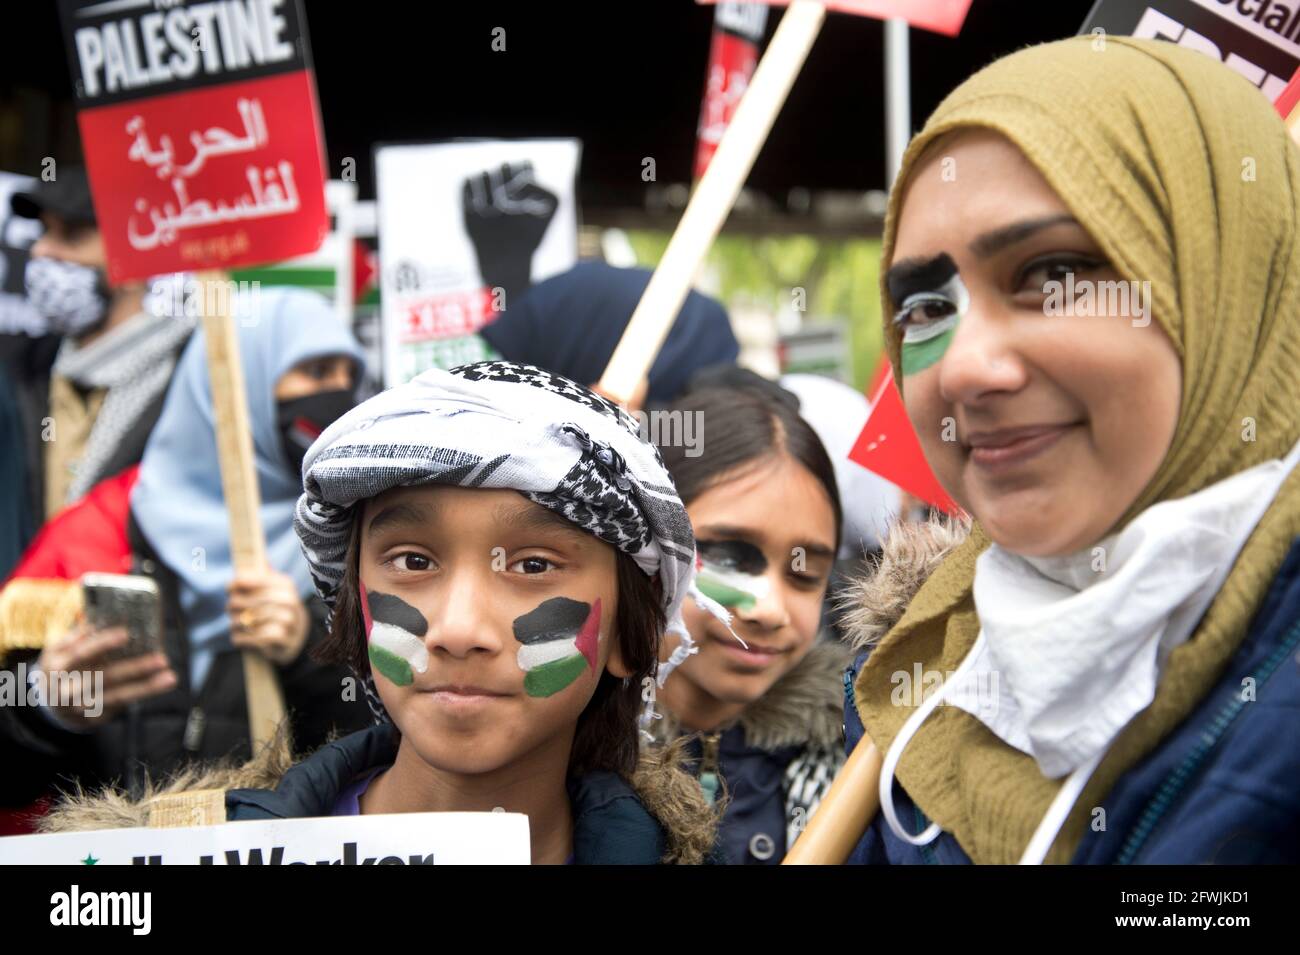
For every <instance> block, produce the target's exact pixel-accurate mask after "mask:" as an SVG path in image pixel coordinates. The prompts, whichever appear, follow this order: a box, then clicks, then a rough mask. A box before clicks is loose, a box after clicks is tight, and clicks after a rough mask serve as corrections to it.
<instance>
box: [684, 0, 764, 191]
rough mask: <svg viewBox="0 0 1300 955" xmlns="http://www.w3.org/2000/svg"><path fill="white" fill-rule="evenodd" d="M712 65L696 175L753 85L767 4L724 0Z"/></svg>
mask: <svg viewBox="0 0 1300 955" xmlns="http://www.w3.org/2000/svg"><path fill="white" fill-rule="evenodd" d="M713 19H714V24H713V40H712V42H711V43H710V44H709V69H708V73H707V74H706V80H705V85H704V103H703V105H702V106H701V107H700V129H699V138H698V142H697V145H696V147H695V178H696V179H699V178H700V177H701V176H703V175H704V170H706V169H708V168H709V160H711V159H712V158H713V154H714V153H715V152H716V151H717V149H718V143H720V142H721V141H722V134H723V133H725V132H726V131H727V125H728V124H729V123H730V122H731V117H732V116H733V115H734V114H735V112H736V107H737V106H738V105H739V104H740V98H741V97H742V96H744V95H745V90H746V89H747V88H748V87H749V80H750V78H751V77H752V76H753V75H754V69H755V67H757V66H758V44H759V41H760V40H762V39H763V29H764V27H765V26H766V23H767V8H766V7H764V6H762V5H759V4H743V3H720V4H718V7H717V10H716V12H715V13H714V18H713Z"/></svg>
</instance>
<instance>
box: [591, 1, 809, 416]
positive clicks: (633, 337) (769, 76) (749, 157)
mask: <svg viewBox="0 0 1300 955" xmlns="http://www.w3.org/2000/svg"><path fill="white" fill-rule="evenodd" d="M825 17H826V10H825V8H823V7H822V5H821V4H820V3H816V2H814V0H794V2H793V3H791V4H790V7H789V9H787V10H786V12H785V16H783V17H782V18H781V23H780V24H779V25H778V26H777V28H776V32H775V33H774V34H773V35H772V42H771V44H770V45H769V46H768V48H767V51H766V52H765V53H764V54H763V58H762V59H761V60H759V63H758V67H757V68H756V69H755V70H754V77H753V80H752V81H751V82H750V84H749V87H748V89H746V90H745V95H744V96H742V97H741V100H740V104H739V105H738V106H737V107H736V114H735V115H734V116H733V117H732V119H731V123H730V125H728V126H727V131H726V132H725V133H723V134H722V140H721V142H719V143H718V151H717V152H716V153H714V154H713V159H712V161H711V162H710V163H709V167H708V169H706V170H705V172H704V176H703V177H702V178H701V179H700V185H699V187H698V188H697V189H696V190H695V194H694V195H693V196H692V197H691V201H690V202H689V203H687V206H686V211H685V212H684V213H683V214H682V219H681V222H679V223H678V224H677V230H676V231H675V232H674V233H673V237H672V239H670V240H669V242H668V248H667V249H665V250H664V255H663V258H662V259H660V260H659V267H658V268H656V269H655V271H654V275H652V276H651V277H650V284H649V285H647V286H646V290H645V294H643V295H642V296H641V301H640V302H638V303H637V307H636V311H635V312H633V313H632V319H631V321H630V322H628V326H627V328H626V329H624V331H623V337H622V338H621V339H620V340H619V343H618V347H617V348H615V349H614V354H613V355H612V356H611V357H610V359H609V365H608V366H606V368H605V372H604V374H602V375H601V377H600V382H599V387H600V389H601V391H602V392H604V393H605V394H607V395H613V396H614V397H615V400H617V401H619V402H621V403H623V404H626V403H627V402H628V401H629V400H630V399H631V398H632V395H633V393H634V392H635V391H636V389H637V385H638V384H639V383H640V381H641V379H642V378H644V377H645V375H646V373H647V372H648V371H649V370H650V366H651V365H652V364H653V363H654V359H655V356H656V355H657V354H658V353H659V349H660V347H661V346H662V345H663V343H664V339H665V338H667V337H668V331H669V329H671V328H672V324H673V320H674V319H676V317H677V313H678V312H679V311H680V310H681V307H682V303H683V302H684V301H685V300H686V293H687V292H688V291H689V290H690V285H691V278H692V277H693V276H694V275H695V272H696V270H697V269H698V268H699V266H700V263H701V262H703V261H704V256H705V255H706V254H707V253H708V251H709V247H710V246H711V245H713V240H714V239H715V238H717V235H718V230H719V229H721V228H722V224H723V222H724V221H726V218H727V213H729V212H730V211H731V207H732V205H733V204H734V203H735V201H736V196H737V195H738V194H739V193H740V187H741V186H743V185H744V184H745V178H746V177H747V176H748V175H749V170H750V169H751V168H752V167H753V165H754V158H755V157H756V156H757V155H758V151H759V149H761V148H762V146H763V141H764V140H766V139H767V134H768V131H769V130H771V128H772V122H773V121H774V120H775V119H776V114H777V113H778V112H780V110H781V106H782V104H784V103H785V98H786V95H787V94H788V93H789V92H790V86H791V85H792V84H793V83H794V78H795V77H796V76H797V75H798V74H799V70H800V68H801V67H802V66H803V62H804V60H805V59H806V58H807V56H808V50H809V49H810V48H811V47H812V44H813V41H814V40H815V39H816V38H817V31H818V30H820V29H821V25H822V20H824V19H825Z"/></svg>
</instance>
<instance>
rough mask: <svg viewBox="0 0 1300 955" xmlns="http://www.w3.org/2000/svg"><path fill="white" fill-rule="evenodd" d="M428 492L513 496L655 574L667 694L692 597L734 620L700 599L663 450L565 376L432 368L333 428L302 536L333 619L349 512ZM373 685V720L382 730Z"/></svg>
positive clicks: (317, 446)
mask: <svg viewBox="0 0 1300 955" xmlns="http://www.w3.org/2000/svg"><path fill="white" fill-rule="evenodd" d="M423 484H451V485H456V486H459V487H482V488H508V489H512V490H516V491H519V492H520V493H522V494H523V495H524V496H525V497H527V498H528V499H529V500H531V501H533V502H534V503H536V504H540V505H541V506H543V507H546V508H549V509H550V510H552V511H555V512H556V513H558V514H560V515H562V516H563V517H564V518H566V519H567V520H570V521H572V522H573V523H574V524H577V525H578V526H579V527H581V528H583V529H584V530H586V531H588V532H589V533H591V534H594V535H595V536H596V537H598V538H600V539H601V540H603V541H606V542H607V543H609V544H612V545H613V546H615V547H617V548H618V549H619V550H621V551H623V552H624V553H626V554H628V555H629V556H631V557H632V558H633V560H635V561H636V563H637V566H638V567H640V568H641V570H642V571H644V572H645V573H646V574H647V575H648V576H652V577H653V576H657V577H658V578H659V582H660V585H661V587H662V593H663V607H664V612H665V616H666V618H667V621H668V626H667V629H668V630H669V631H670V632H676V633H677V634H679V636H680V637H681V645H680V646H679V647H678V648H677V650H676V651H674V653H673V655H672V658H670V659H669V660H668V661H667V662H666V663H664V664H662V665H661V666H660V667H659V674H658V678H657V680H658V683H659V685H660V686H662V685H663V681H664V680H665V679H666V678H667V676H668V674H669V673H670V672H671V671H672V669H673V668H675V667H676V666H677V665H678V664H680V663H681V662H682V661H683V660H684V659H686V657H687V656H689V655H690V654H691V653H693V652H694V651H695V646H694V643H693V641H692V640H691V637H690V634H689V633H688V632H687V631H686V627H685V625H684V623H683V622H682V616H681V608H682V601H683V599H684V598H685V597H686V596H687V594H690V596H691V597H692V598H693V599H695V600H696V602H697V603H699V604H700V605H701V606H702V607H705V608H706V609H707V610H709V612H710V613H713V614H714V615H715V616H717V617H718V618H719V619H721V620H723V621H726V622H729V621H730V615H729V614H728V613H727V611H726V610H724V609H723V608H722V607H721V606H719V605H718V604H717V603H715V602H714V601H712V600H710V599H709V598H708V597H706V596H704V595H703V594H701V593H700V592H699V590H698V588H696V587H695V539H694V535H693V534H692V531H691V525H690V521H689V519H688V518H687V516H686V508H685V507H684V506H683V505H682V502H681V499H680V497H678V494H677V489H676V487H675V486H674V485H673V481H672V478H671V477H670V476H669V474H668V471H667V469H666V468H665V467H664V464H663V460H662V459H661V458H660V457H659V452H658V450H657V449H656V448H655V447H654V445H652V444H650V443H649V442H647V441H643V440H642V439H641V437H640V435H639V432H638V429H637V423H636V419H635V418H633V417H632V416H631V415H629V414H628V413H627V412H626V411H624V410H623V409H621V408H619V407H618V406H617V405H616V404H614V403H613V402H611V401H608V400H606V399H605V398H602V397H600V396H599V395H597V394H595V393H594V392H592V391H590V390H589V389H587V388H584V387H582V386H581V385H578V384H576V383H575V382H572V381H570V380H569V379H567V378H563V377H561V376H559V375H555V374H552V373H550V372H547V371H543V370H541V369H539V368H534V367H532V366H530V365H522V364H516V363H513V362H505V361H489V362H479V363H477V364H472V365H462V366H461V367H459V368H454V369H452V370H451V371H449V372H448V371H441V370H436V369H435V370H430V371H426V372H424V373H423V374H421V375H419V376H417V377H416V378H413V379H412V380H411V381H409V382H407V383H406V384H403V385H398V386H396V387H394V388H390V389H388V390H387V391H384V392H381V393H380V394H378V395H375V396H374V397H373V398H370V399H369V400H368V401H365V402H363V403H362V404H360V405H358V406H357V407H356V408H353V409H352V410H351V411H349V412H348V413H347V414H345V415H344V416H343V417H342V418H340V419H338V420H337V421H335V422H334V423H333V424H332V425H330V426H329V427H328V428H326V429H325V431H324V432H323V433H322V434H321V436H320V437H319V438H317V440H316V442H315V443H314V444H313V445H312V446H311V448H310V449H308V451H307V456H306V458H305V459H304V462H303V485H304V488H305V493H304V494H303V495H302V497H301V498H299V500H298V507H297V513H296V516H295V520H294V527H295V530H296V531H297V532H298V537H299V539H300V540H301V542H302V548H303V553H304V554H305V555H306V557H307V562H308V564H309V565H310V568H311V573H312V577H313V579H314V580H315V582H316V589H317V591H318V592H319V593H320V595H321V597H322V598H323V599H324V600H325V601H326V603H328V604H329V605H330V606H331V607H332V606H333V605H334V598H335V595H336V593H337V591H338V587H339V585H340V584H341V582H342V580H343V573H344V569H345V560H346V555H347V546H348V539H349V535H350V532H351V526H352V521H353V519H354V517H355V515H356V513H357V511H356V507H355V505H357V504H358V503H359V502H362V501H365V500H367V499H369V498H372V497H375V496H376V495H378V494H382V493H383V492H384V491H387V490H389V489H390V488H394V487H401V486H407V485H423ZM366 683H367V686H366V691H367V696H368V697H370V699H371V708H372V710H374V711H375V713H376V716H377V717H380V718H384V714H383V709H382V706H380V705H378V699H377V697H376V696H373V695H372V694H373V692H374V691H373V686H372V685H370V681H368V680H367V681H366ZM652 712H653V711H652V709H650V708H647V714H646V718H649V717H650V716H651V715H652Z"/></svg>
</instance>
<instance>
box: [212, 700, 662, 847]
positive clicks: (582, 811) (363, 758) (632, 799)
mask: <svg viewBox="0 0 1300 955" xmlns="http://www.w3.org/2000/svg"><path fill="white" fill-rule="evenodd" d="M400 738H401V737H400V734H399V733H398V732H397V730H396V728H395V727H393V726H392V725H391V724H388V723H384V724H379V725H376V726H371V727H369V728H367V729H363V730H358V731H357V732H355V733H352V734H351V735H349V736H345V737H343V738H342V739H338V740H335V741H334V742H332V743H328V744H326V745H325V746H322V747H321V748H320V749H318V750H317V751H316V752H315V753H313V754H312V755H311V756H309V757H307V758H306V759H304V760H303V761H302V762H300V763H298V764H296V765H295V766H293V767H292V768H291V769H289V770H288V772H286V773H285V774H284V776H283V777H282V778H281V779H280V783H279V785H278V786H276V788H275V789H274V790H271V789H232V790H230V791H229V792H227V793H226V819H227V820H228V821H230V822H235V821H237V820H243V819H296V818H300V817H305V816H328V815H331V814H332V813H333V811H334V804H335V803H336V802H337V801H338V797H339V794H340V793H341V792H342V791H343V789H344V788H346V787H347V785H348V784H349V783H351V782H353V781H355V780H356V779H357V778H358V777H360V776H363V775H365V774H366V773H368V772H370V771H372V770H374V769H376V768H380V767H385V766H390V765H392V763H393V760H394V759H396V757H397V746H398V742H399V741H400ZM569 799H570V802H571V804H572V806H573V856H574V860H573V861H574V862H575V863H576V864H578V865H655V864H657V863H658V862H659V861H660V860H661V859H662V858H663V856H664V853H665V852H666V851H667V845H668V839H667V833H666V832H665V831H664V829H663V827H662V826H661V825H660V823H659V822H658V820H656V819H655V818H654V817H653V816H652V815H650V813H649V812H648V811H647V810H646V808H645V806H643V805H642V804H641V800H640V799H639V798H638V797H637V794H636V792H635V791H634V790H633V789H632V787H631V786H630V785H628V784H627V783H626V782H624V781H623V780H622V779H620V778H619V777H618V776H617V775H615V774H614V773H609V772H593V773H588V774H587V775H585V776H583V777H582V778H581V779H577V780H570V782H569Z"/></svg>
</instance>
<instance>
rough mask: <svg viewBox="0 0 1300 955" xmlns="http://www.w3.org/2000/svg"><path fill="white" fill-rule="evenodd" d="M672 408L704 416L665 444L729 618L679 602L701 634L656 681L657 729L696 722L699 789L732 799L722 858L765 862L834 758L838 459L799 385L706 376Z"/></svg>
mask: <svg viewBox="0 0 1300 955" xmlns="http://www.w3.org/2000/svg"><path fill="white" fill-rule="evenodd" d="M790 397H791V399H793V396H790ZM668 410H670V412H671V413H672V414H674V415H676V414H678V413H680V414H681V415H682V416H683V420H686V417H691V418H692V420H695V421H698V422H699V423H700V425H702V431H701V428H700V427H698V426H697V427H696V429H695V433H697V434H700V437H701V438H702V441H700V442H698V443H697V444H696V445H695V446H694V447H691V448H688V447H685V446H684V445H683V444H681V443H677V444H673V443H665V444H664V446H663V447H661V449H660V450H661V453H662V454H663V456H664V460H665V463H666V464H667V465H668V468H669V470H670V471H671V472H672V475H673V480H674V481H675V482H676V484H677V488H678V490H679V491H680V492H681V494H682V498H683V500H684V501H685V502H686V509H687V513H688V514H689V515H690V518H691V524H692V526H693V527H694V528H695V534H696V549H697V553H698V555H699V575H698V578H697V582H698V585H699V587H700V589H701V590H702V591H704V593H705V594H707V595H708V596H710V597H712V598H713V599H714V600H716V601H717V602H718V603H720V604H722V605H723V606H725V607H727V608H728V609H729V610H730V611H731V612H732V614H733V619H732V621H731V628H730V629H729V628H728V627H727V626H726V625H725V624H723V623H722V622H721V621H719V620H718V619H716V618H715V617H712V616H710V615H709V614H707V613H705V612H704V611H702V610H700V609H698V608H693V607H687V608H686V610H685V613H684V619H685V621H686V626H687V629H688V630H689V631H690V633H691V635H692V637H694V641H695V644H696V645H697V650H696V652H695V653H694V654H693V655H691V656H690V657H689V658H688V659H687V660H686V661H685V662H684V663H683V664H682V665H681V666H680V667H679V668H678V669H676V670H675V671H674V672H673V675H672V676H671V677H670V678H669V679H668V680H666V682H665V683H664V685H663V689H662V690H661V691H660V700H661V701H662V703H663V705H664V709H665V711H666V716H665V719H663V720H662V721H660V722H659V723H657V724H656V725H655V726H654V728H653V732H654V733H655V735H656V736H657V738H659V739H660V740H668V739H673V738H675V737H677V736H678V735H679V734H687V735H688V736H689V738H690V743H689V745H690V747H691V749H692V752H693V754H694V755H695V757H696V762H695V768H696V772H697V774H698V776H699V779H700V783H701V785H702V787H703V788H704V791H705V793H706V795H708V797H709V798H710V799H711V800H714V801H716V802H717V803H718V804H720V805H723V806H724V807H725V808H724V812H725V815H724V817H723V821H722V826H721V843H722V848H723V851H724V854H725V856H726V859H727V861H728V862H730V863H734V864H744V863H770V864H774V863H777V862H780V861H781V858H782V857H783V856H784V855H785V851H786V848H787V847H788V845H789V844H790V842H792V841H793V839H794V837H795V836H796V835H797V833H798V831H799V830H800V829H801V828H802V826H803V824H804V823H805V822H806V821H807V818H808V816H809V815H810V814H811V813H812V811H813V810H814V809H815V808H816V805H817V802H818V801H819V800H820V798H821V794H822V793H823V792H824V791H825V788H826V787H827V786H828V785H829V782H830V780H831V779H832V778H833V777H834V775H835V772H836V770H837V769H838V768H839V765H840V764H841V763H842V762H843V753H842V750H841V728H840V722H841V719H840V717H841V709H842V706H843V695H844V685H843V679H842V675H843V671H844V667H845V666H846V665H847V664H848V662H849V659H850V657H849V653H848V651H847V649H846V648H844V647H843V646H842V645H840V644H839V643H838V642H834V641H831V640H829V639H824V640H819V639H818V629H819V622H820V619H821V611H822V601H823V599H824V598H825V595H826V587H827V583H828V580H829V577H830V572H831V566H832V564H833V562H834V559H835V553H836V550H837V547H838V543H839V534H840V505H839V496H838V494H837V491H836V486H835V475H834V470H833V468H832V465H831V463H830V460H829V458H828V457H827V455H826V451H825V449H824V448H823V447H822V445H821V442H820V441H819V440H818V439H817V436H816V434H815V433H814V432H813V430H812V428H811V427H810V426H809V425H808V424H807V422H805V421H804V420H803V419H802V418H800V417H799V414H798V412H797V411H796V410H795V403H794V400H791V401H789V402H787V401H784V400H781V399H779V398H777V397H774V396H773V395H772V394H769V393H767V392H765V391H759V390H754V389H750V388H744V389H741V388H717V387H708V388H701V389H699V390H696V391H693V392H691V393H690V394H688V395H687V396H685V397H684V398H682V399H681V400H679V401H678V402H677V403H676V404H674V405H673V406H672V408H671V409H668ZM738 638H739V639H738ZM674 646H675V641H673V640H671V639H670V640H669V641H666V643H665V647H664V650H663V651H662V652H663V654H665V655H666V654H668V653H669V652H670V651H672V650H673V649H674ZM665 658H666V657H665ZM724 789H725V798H724V797H723V791H724Z"/></svg>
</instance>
